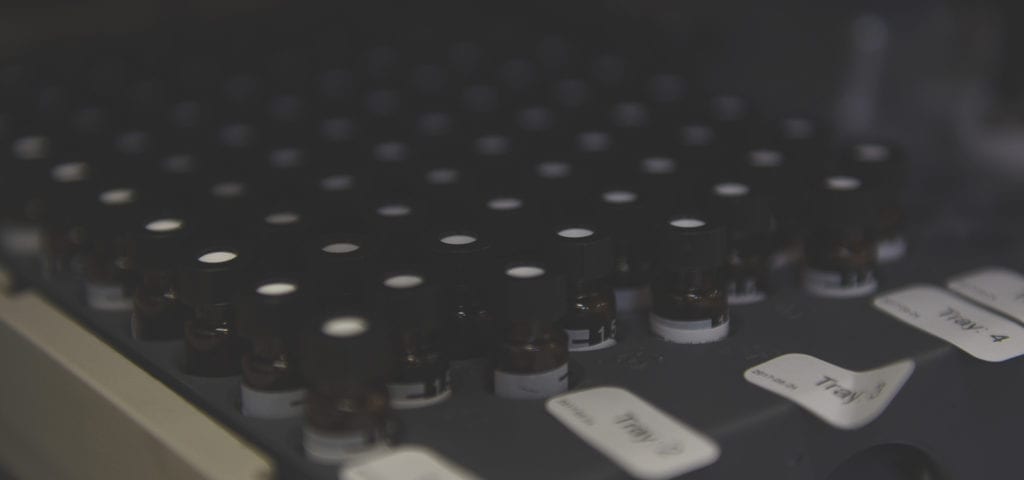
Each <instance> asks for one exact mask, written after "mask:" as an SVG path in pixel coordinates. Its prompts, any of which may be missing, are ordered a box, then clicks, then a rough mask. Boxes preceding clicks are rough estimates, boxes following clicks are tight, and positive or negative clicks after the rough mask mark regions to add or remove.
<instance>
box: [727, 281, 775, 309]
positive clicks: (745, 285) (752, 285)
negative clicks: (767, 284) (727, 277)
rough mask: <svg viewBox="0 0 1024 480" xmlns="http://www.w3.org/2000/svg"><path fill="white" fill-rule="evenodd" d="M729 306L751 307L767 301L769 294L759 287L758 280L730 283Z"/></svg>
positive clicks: (728, 289) (728, 288)
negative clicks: (753, 304) (752, 304)
mask: <svg viewBox="0 0 1024 480" xmlns="http://www.w3.org/2000/svg"><path fill="white" fill-rule="evenodd" d="M726 291H727V292H728V295H729V305H750V304H751V303H757V302H760V301H762V300H764V299H765V297H767V294H766V293H765V292H764V291H763V290H761V289H760V288H759V287H758V282H757V279H755V278H742V279H739V280H734V281H731V282H729V284H728V286H727V287H726Z"/></svg>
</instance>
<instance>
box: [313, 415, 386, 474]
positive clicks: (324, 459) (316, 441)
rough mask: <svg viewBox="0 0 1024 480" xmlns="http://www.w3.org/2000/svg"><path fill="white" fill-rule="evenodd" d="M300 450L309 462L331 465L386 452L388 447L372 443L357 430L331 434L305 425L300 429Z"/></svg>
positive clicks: (379, 443)
mask: <svg viewBox="0 0 1024 480" xmlns="http://www.w3.org/2000/svg"><path fill="white" fill-rule="evenodd" d="M302 449H303V450H305V451H306V457H307V458H309V459H310V460H312V461H314V462H317V463H323V464H328V465H331V464H339V463H343V462H348V461H352V460H355V459H358V458H362V457H365V456H371V455H373V454H375V453H382V452H387V451H388V445H387V444H386V443H384V442H372V441H371V440H369V439H368V438H367V437H366V435H365V434H364V433H363V432H362V431H358V430H357V431H351V432H345V433H332V432H323V431H320V430H317V429H315V428H312V427H310V426H308V425H307V426H304V427H302Z"/></svg>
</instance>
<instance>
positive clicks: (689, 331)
mask: <svg viewBox="0 0 1024 480" xmlns="http://www.w3.org/2000/svg"><path fill="white" fill-rule="evenodd" d="M715 323H716V322H715V321H714V320H712V319H710V318H705V319H702V320H673V319H671V318H664V317H662V316H659V315H655V314H654V313H651V318H650V325H651V332H652V333H654V334H655V335H657V336H658V337H661V338H663V339H665V340H668V341H670V342H672V343H684V344H694V343H711V342H717V341H719V340H721V339H723V338H725V337H727V336H729V316H728V314H726V315H725V316H724V317H723V319H722V322H720V323H719V324H718V325H715Z"/></svg>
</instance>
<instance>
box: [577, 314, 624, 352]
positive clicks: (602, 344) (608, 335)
mask: <svg viewBox="0 0 1024 480" xmlns="http://www.w3.org/2000/svg"><path fill="white" fill-rule="evenodd" d="M615 324H616V322H615V319H614V318H613V319H612V321H611V323H610V324H609V326H608V327H607V328H605V326H604V325H601V326H600V327H597V328H590V329H585V330H569V329H566V330H565V333H566V334H567V335H568V336H569V350H570V351H573V352H586V351H590V350H600V349H602V348H608V347H611V346H612V345H615Z"/></svg>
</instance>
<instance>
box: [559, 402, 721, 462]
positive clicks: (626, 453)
mask: <svg viewBox="0 0 1024 480" xmlns="http://www.w3.org/2000/svg"><path fill="white" fill-rule="evenodd" d="M547 409H548V413H550V414H551V415H553V416H554V417H555V418H557V419H558V421H560V422H562V424H563V425H565V426H566V427H567V428H568V429H569V430H572V432H573V433H575V434H576V435H578V436H579V437H580V438H582V439H583V441H584V442H587V443H588V444H589V445H590V446H592V447H594V448H595V449H597V450H598V451H600V452H601V453H603V454H604V455H606V456H607V457H608V458H610V459H611V460H612V461H613V462H615V463H616V464H617V465H618V466H619V467H621V468H622V469H623V470H625V471H626V472H628V473H629V474H630V475H632V476H634V477H637V478H640V479H642V480H662V479H668V478H674V477H677V476H679V475H682V474H684V473H687V472H692V471H694V470H697V469H699V468H703V467H706V466H708V465H710V464H712V463H714V462H715V461H716V460H718V455H719V448H718V444H717V443H715V441H714V440H712V439H711V438H709V437H707V436H705V435H704V434H702V433H700V432H698V431H696V430H694V429H693V428H691V427H689V426H687V425H685V424H683V423H682V422H680V421H679V420H676V419H675V418H672V417H670V416H668V415H666V414H665V413H664V412H662V411H661V410H658V409H657V408H655V407H654V406H653V405H651V404H649V403H647V402H646V401H644V400H643V399H642V398H640V397H637V396H636V395H634V394H632V393H630V392H629V391H627V390H624V389H622V388H618V387H597V388H591V389H588V390H581V391H578V392H572V393H567V394H565V395H559V396H557V397H555V398H552V399H550V400H548V401H547Z"/></svg>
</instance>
